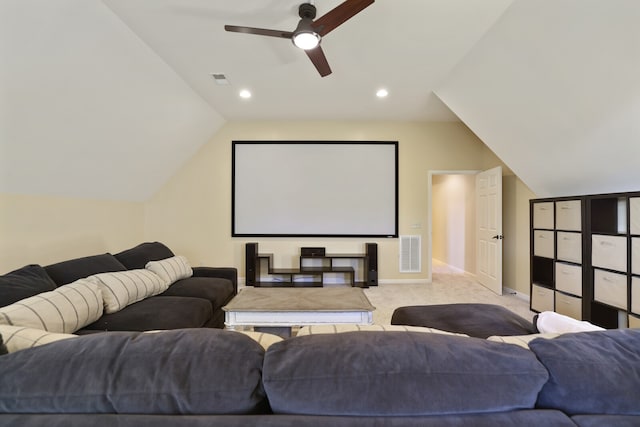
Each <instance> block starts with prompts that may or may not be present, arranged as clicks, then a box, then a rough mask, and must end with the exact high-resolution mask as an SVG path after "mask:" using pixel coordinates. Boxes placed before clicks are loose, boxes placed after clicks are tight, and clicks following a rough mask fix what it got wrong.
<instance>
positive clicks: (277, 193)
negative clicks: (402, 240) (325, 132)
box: [231, 141, 398, 237]
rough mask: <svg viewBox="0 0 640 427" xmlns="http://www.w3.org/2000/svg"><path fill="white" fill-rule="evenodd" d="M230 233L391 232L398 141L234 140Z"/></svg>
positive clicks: (373, 234)
mask: <svg viewBox="0 0 640 427" xmlns="http://www.w3.org/2000/svg"><path fill="white" fill-rule="evenodd" d="M231 218H232V219H231V228H232V236H234V237H289V236H292V237H293V236H296V237H305V236H306V237H397V236H398V142H397V141H395V142H382V141H375V142H351V141H329V142H328V141H277V142H274V141H233V143H232V203H231Z"/></svg>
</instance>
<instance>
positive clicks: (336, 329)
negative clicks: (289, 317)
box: [296, 325, 469, 337]
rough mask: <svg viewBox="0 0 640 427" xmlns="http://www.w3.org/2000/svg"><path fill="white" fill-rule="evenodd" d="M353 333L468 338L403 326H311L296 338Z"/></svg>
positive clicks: (437, 330)
mask: <svg viewBox="0 0 640 427" xmlns="http://www.w3.org/2000/svg"><path fill="white" fill-rule="evenodd" d="M354 331H389V332H398V331H401V332H424V333H432V334H445V335H458V336H462V337H468V336H469V335H466V334H456V333H453V332H447V331H442V330H440V329H434V328H425V327H420V326H403V325H311V326H304V327H302V328H300V330H299V331H298V333H297V334H296V336H297V337H299V336H301V335H314V334H338V333H342V332H354Z"/></svg>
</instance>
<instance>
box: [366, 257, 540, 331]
mask: <svg viewBox="0 0 640 427" xmlns="http://www.w3.org/2000/svg"><path fill="white" fill-rule="evenodd" d="M364 292H365V294H366V295H367V297H368V298H369V301H371V304H373V306H374V307H376V310H375V311H374V312H373V323H376V324H381V325H388V324H389V323H390V322H391V314H392V313H393V310H395V309H396V308H397V307H402V306H406V305H429V304H453V303H471V302H474V303H486V304H498V305H502V306H504V307H506V308H508V309H509V310H511V311H513V312H514V313H516V314H519V315H520V316H522V317H524V318H525V319H527V320H531V319H532V318H533V316H534V315H535V313H534V312H532V311H530V310H529V302H528V301H526V300H524V299H522V298H520V297H517V296H515V295H506V294H505V295H502V296H499V295H496V294H495V293H493V292H492V291H490V290H488V289H487V288H485V287H484V286H482V285H481V284H479V283H478V282H477V281H476V280H475V279H474V278H473V277H472V276H470V275H468V274H464V273H458V272H456V271H454V270H453V269H450V268H448V266H446V265H445V264H442V263H438V262H436V261H434V265H433V274H432V283H430V284H424V283H416V284H404V283H403V284H381V285H379V286H377V287H371V288H369V289H365V290H364Z"/></svg>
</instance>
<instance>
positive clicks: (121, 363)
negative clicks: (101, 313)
mask: <svg viewBox="0 0 640 427" xmlns="http://www.w3.org/2000/svg"><path fill="white" fill-rule="evenodd" d="M263 356H264V350H263V348H262V347H261V346H260V345H259V344H258V343H256V342H255V341H253V340H252V339H251V338H249V337H246V336H244V335H242V334H236V333H231V332H229V331H221V330H217V329H189V330H177V331H163V332H161V333H157V334H141V333H135V332H133V333H132V332H111V333H102V334H92V335H86V336H82V337H79V338H76V339H70V340H64V341H59V342H55V343H52V344H49V345H47V346H41V347H36V348H32V349H29V350H24V351H21V352H18V353H10V354H7V355H5V356H3V357H2V363H0V378H2V381H0V413H2V412H10V413H11V412H13V413H46V412H54V413H120V414H123V413H129V414H242V413H252V412H255V411H257V410H259V409H261V408H262V406H263V405H264V403H265V395H264V392H263V389H262V385H261V382H260V372H261V368H262V360H263Z"/></svg>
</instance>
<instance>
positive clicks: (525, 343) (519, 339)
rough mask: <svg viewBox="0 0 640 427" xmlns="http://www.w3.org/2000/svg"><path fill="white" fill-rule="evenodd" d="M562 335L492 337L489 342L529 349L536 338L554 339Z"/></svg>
mask: <svg viewBox="0 0 640 427" xmlns="http://www.w3.org/2000/svg"><path fill="white" fill-rule="evenodd" d="M560 335H561V334H529V335H512V336H497V335H494V336H491V337H489V338H487V340H488V341H496V342H503V343H507V344H515V345H518V346H520V347H523V348H526V349H527V350H528V349H529V342H530V341H532V340H535V339H536V338H544V339H553V338H555V337H558V336H560Z"/></svg>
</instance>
